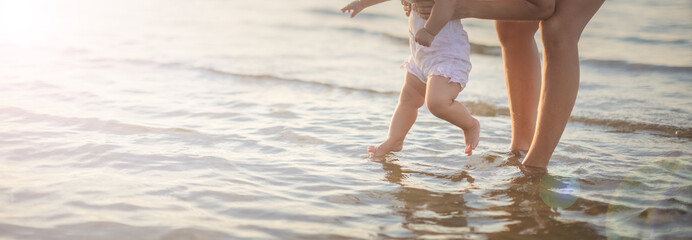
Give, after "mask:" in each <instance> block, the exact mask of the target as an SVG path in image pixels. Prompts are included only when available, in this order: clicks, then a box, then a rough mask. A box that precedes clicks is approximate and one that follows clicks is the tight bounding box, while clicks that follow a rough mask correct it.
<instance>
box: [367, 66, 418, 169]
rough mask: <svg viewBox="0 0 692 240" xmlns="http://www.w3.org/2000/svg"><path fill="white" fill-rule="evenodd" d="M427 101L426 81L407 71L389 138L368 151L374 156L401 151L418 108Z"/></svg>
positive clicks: (390, 127) (390, 126) (416, 115)
mask: <svg viewBox="0 0 692 240" xmlns="http://www.w3.org/2000/svg"><path fill="white" fill-rule="evenodd" d="M424 102H425V83H423V82H422V81H421V80H420V79H418V78H417V77H416V76H415V75H413V74H411V73H409V72H406V77H405V79H404V86H403V87H402V88H401V93H400V94H399V103H398V104H397V106H396V110H394V116H392V121H391V123H390V124H389V134H387V139H386V140H385V141H384V142H382V143H380V145H377V146H369V147H368V152H370V155H371V156H373V157H382V156H384V155H385V154H387V153H389V152H392V151H395V152H396V151H401V148H402V147H403V145H404V138H406V134H407V133H408V131H409V130H410V129H411V126H413V123H415V122H416V118H417V117H418V108H420V107H421V106H423V103H424Z"/></svg>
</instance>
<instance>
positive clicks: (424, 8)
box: [412, 0, 435, 20]
mask: <svg viewBox="0 0 692 240" xmlns="http://www.w3.org/2000/svg"><path fill="white" fill-rule="evenodd" d="M412 2H413V6H412V8H413V9H414V10H416V13H417V14H418V16H419V17H420V18H422V19H425V20H427V19H428V17H430V12H431V11H432V7H433V5H435V1H433V0H413V1H412Z"/></svg>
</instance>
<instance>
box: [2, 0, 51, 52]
mask: <svg viewBox="0 0 692 240" xmlns="http://www.w3.org/2000/svg"><path fill="white" fill-rule="evenodd" d="M52 5H53V4H51V2H50V1H39V0H0V42H10V43H13V44H27V45H35V44H39V43H45V42H47V41H50V40H51V39H50V38H51V37H52V36H53V35H55V33H56V32H57V27H56V26H57V24H56V20H57V18H56V15H55V9H56V8H55V7H54V6H52Z"/></svg>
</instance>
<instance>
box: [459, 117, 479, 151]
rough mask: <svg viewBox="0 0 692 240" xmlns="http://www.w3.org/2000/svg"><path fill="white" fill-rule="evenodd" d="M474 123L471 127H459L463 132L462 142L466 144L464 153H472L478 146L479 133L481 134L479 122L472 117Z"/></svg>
mask: <svg viewBox="0 0 692 240" xmlns="http://www.w3.org/2000/svg"><path fill="white" fill-rule="evenodd" d="M473 121H474V124H473V127H472V128H469V129H463V128H462V129H461V131H463V132H464V144H466V149H465V150H464V153H466V155H468V156H471V154H472V153H473V150H474V149H476V147H477V146H478V141H479V140H480V134H481V123H480V122H478V120H476V119H475V118H474V119H473Z"/></svg>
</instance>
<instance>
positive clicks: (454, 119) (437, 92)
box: [425, 75, 481, 156]
mask: <svg viewBox="0 0 692 240" xmlns="http://www.w3.org/2000/svg"><path fill="white" fill-rule="evenodd" d="M427 87H428V88H427V90H426V93H425V96H426V97H425V102H426V104H427V105H428V109H429V110H430V113H432V114H433V115H435V116H436V117H438V118H441V119H444V120H446V121H448V122H450V123H451V124H454V125H455V126H457V127H459V128H461V130H462V131H463V132H464V142H465V144H466V149H465V151H464V152H465V153H466V155H469V156H471V153H472V151H473V150H474V149H476V146H478V141H479V138H480V131H481V125H480V123H479V122H478V120H476V119H475V118H474V117H473V116H471V113H469V111H468V110H467V109H466V107H464V105H463V104H461V103H460V102H457V101H456V100H455V99H456V98H457V95H458V94H459V92H461V90H462V88H461V85H459V84H458V83H454V82H449V78H446V77H442V76H437V75H433V76H431V77H430V79H429V80H428V84H427Z"/></svg>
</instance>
